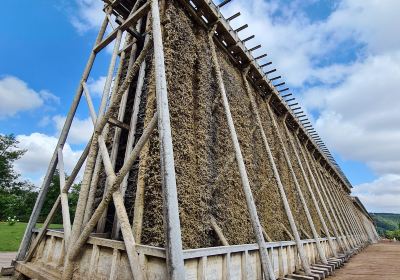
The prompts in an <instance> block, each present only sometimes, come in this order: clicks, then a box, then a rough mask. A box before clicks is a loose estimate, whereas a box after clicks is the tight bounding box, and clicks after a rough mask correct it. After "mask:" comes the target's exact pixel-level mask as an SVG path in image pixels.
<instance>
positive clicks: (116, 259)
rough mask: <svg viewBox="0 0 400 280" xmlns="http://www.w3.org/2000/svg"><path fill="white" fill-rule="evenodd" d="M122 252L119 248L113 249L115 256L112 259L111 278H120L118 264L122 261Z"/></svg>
mask: <svg viewBox="0 0 400 280" xmlns="http://www.w3.org/2000/svg"><path fill="white" fill-rule="evenodd" d="M120 258H121V253H120V251H119V250H118V249H114V250H113V256H112V261H111V272H110V277H109V278H108V279H109V280H116V279H117V278H118V265H119V262H120Z"/></svg>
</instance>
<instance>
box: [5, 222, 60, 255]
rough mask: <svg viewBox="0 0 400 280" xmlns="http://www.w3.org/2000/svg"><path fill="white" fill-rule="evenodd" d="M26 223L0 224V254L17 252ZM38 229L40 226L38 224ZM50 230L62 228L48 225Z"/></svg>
mask: <svg viewBox="0 0 400 280" xmlns="http://www.w3.org/2000/svg"><path fill="white" fill-rule="evenodd" d="M26 225H27V223H16V224H15V225H12V226H10V225H8V224H7V223H6V222H0V252H14V251H17V250H18V247H19V243H20V242H21V239H22V236H23V235H24V232H25V228H26ZM38 226H39V227H41V226H42V224H38ZM50 228H62V225H57V224H54V225H50Z"/></svg>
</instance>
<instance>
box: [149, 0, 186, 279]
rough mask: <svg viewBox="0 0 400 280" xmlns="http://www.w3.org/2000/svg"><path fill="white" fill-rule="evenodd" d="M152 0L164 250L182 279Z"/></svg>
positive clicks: (171, 270)
mask: <svg viewBox="0 0 400 280" xmlns="http://www.w3.org/2000/svg"><path fill="white" fill-rule="evenodd" d="M150 1H151V17H152V28H153V37H154V64H155V77H156V99H157V111H158V114H159V118H158V135H159V137H160V160H161V178H162V191H163V198H164V217H165V221H166V222H165V223H164V234H165V240H166V251H167V267H168V277H169V278H170V279H177V280H178V279H182V280H183V279H184V278H185V272H184V263H183V252H182V239H181V226H180V220H179V209H178V193H177V189H176V178H175V163H174V152H173V145H172V135H171V125H170V116H169V107H168V92H167V80H166V74H165V63H164V50H163V42H162V34H161V23H160V10H159V6H158V0H150Z"/></svg>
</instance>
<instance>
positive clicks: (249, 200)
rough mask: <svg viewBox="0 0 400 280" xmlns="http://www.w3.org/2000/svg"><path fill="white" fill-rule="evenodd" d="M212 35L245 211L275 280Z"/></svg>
mask: <svg viewBox="0 0 400 280" xmlns="http://www.w3.org/2000/svg"><path fill="white" fill-rule="evenodd" d="M214 35H215V29H212V30H211V31H210V32H209V45H210V49H211V56H212V63H213V68H214V71H215V72H216V76H217V82H218V89H219V91H220V94H221V98H222V104H223V108H224V111H225V116H226V119H227V123H228V128H229V132H230V136H231V140H232V143H233V147H234V150H235V157H236V162H237V164H238V168H239V174H240V178H241V181H242V187H243V192H244V194H245V198H246V204H247V209H248V211H249V214H250V221H251V224H252V227H253V231H254V234H255V237H256V240H257V244H258V246H259V250H260V259H261V264H262V268H263V272H264V276H265V278H267V279H270V280H275V279H276V277H275V273H274V271H273V268H272V264H271V260H270V258H269V256H268V250H267V246H266V244H265V241H264V237H263V233H262V228H261V224H260V220H259V218H258V214H257V208H256V205H255V203H254V198H253V195H252V191H251V188H250V182H249V178H248V176H247V171H246V166H245V164H244V160H243V156H242V152H241V149H240V145H239V140H238V138H237V135H236V129H235V126H234V124H233V118H232V115H231V111H230V108H229V101H228V98H227V95H226V90H225V85H224V81H223V79H222V74H221V70H220V66H219V62H218V57H217V52H216V50H215V44H214V39H213V37H214Z"/></svg>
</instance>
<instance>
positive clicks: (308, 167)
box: [287, 130, 340, 257]
mask: <svg viewBox="0 0 400 280" xmlns="http://www.w3.org/2000/svg"><path fill="white" fill-rule="evenodd" d="M287 133H288V137H289V138H290V135H289V131H288V130H287ZM293 138H295V140H296V142H297V144H298V149H299V150H300V153H301V154H302V156H303V159H304V162H305V164H306V167H307V171H308V174H309V175H310V177H311V181H312V182H313V185H314V189H315V190H316V193H317V195H318V198H319V200H320V203H321V205H322V207H323V209H324V211H325V214H326V217H327V218H328V222H329V223H330V225H331V228H332V229H333V231H334V233H335V231H336V229H335V227H334V224H333V222H332V219H331V217H330V215H329V212H328V209H327V207H326V205H325V202H324V199H323V198H322V196H321V193H320V191H319V187H318V185H317V182H316V180H315V177H314V174H313V172H312V171H311V168H310V164H309V163H308V160H307V158H306V156H305V154H304V151H303V148H302V145H301V143H300V140H299V139H298V138H297V136H295V135H294V136H293ZM290 139H291V138H290ZM290 141H292V140H290ZM292 145H293V149H294V150H296V149H295V148H294V144H293V142H292ZM295 153H296V157H297V158H298V160H299V161H300V157H299V155H298V154H297V152H295ZM302 172H303V174H304V178H305V180H306V185H307V187H308V190H309V192H310V195H311V199H312V201H313V203H314V205H315V209H316V210H317V214H318V217H319V219H320V221H321V224H322V227H323V229H324V231H325V234H326V237H327V239H328V244H329V247H330V248H331V250H332V253H333V255H334V256H335V257H337V251H336V248H335V246H334V244H333V241H332V237H331V235H330V233H329V229H328V227H327V225H326V223H325V220H324V217H323V215H322V212H321V209H320V207H319V205H318V201H317V199H316V197H315V194H314V191H313V189H312V187H311V184H310V182H309V180H308V177H307V175H306V173H305V170H304V169H303V167H302ZM336 238H337V239H338V243H339V242H340V239H339V236H338V234H337V232H336ZM339 244H340V243H339Z"/></svg>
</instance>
